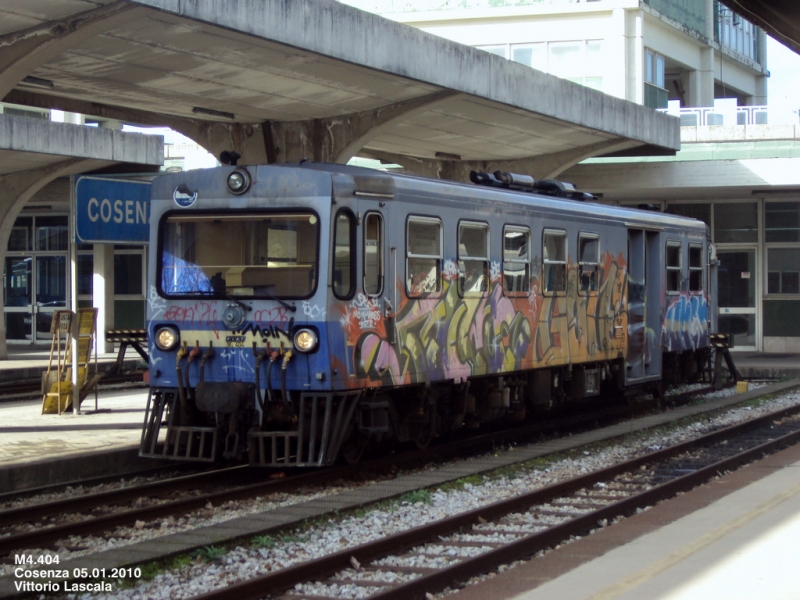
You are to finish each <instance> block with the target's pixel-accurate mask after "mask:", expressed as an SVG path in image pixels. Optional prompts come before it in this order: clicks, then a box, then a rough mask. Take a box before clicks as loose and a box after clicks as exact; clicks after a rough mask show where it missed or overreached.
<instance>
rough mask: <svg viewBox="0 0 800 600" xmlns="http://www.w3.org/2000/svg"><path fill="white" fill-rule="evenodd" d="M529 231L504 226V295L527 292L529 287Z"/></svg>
mask: <svg viewBox="0 0 800 600" xmlns="http://www.w3.org/2000/svg"><path fill="white" fill-rule="evenodd" d="M530 242H531V231H530V229H528V228H527V227H514V226H511V225H508V226H506V228H505V229H504V230H503V288H504V290H505V293H506V295H509V296H513V295H516V294H527V293H528V290H530V287H531V277H530V274H531V264H530V263H531V257H530V247H531V244H530Z"/></svg>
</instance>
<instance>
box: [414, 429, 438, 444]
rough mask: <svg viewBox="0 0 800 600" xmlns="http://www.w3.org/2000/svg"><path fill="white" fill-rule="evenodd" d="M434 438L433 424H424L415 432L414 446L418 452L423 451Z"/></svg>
mask: <svg viewBox="0 0 800 600" xmlns="http://www.w3.org/2000/svg"><path fill="white" fill-rule="evenodd" d="M434 437H436V433H435V431H434V427H433V424H432V423H425V424H424V425H421V426H420V428H419V430H418V431H417V437H415V438H414V444H416V446H417V448H419V449H420V450H424V449H425V448H427V447H428V445H429V444H430V443H431V442H432V441H433V438H434Z"/></svg>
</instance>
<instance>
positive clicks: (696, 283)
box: [689, 244, 703, 292]
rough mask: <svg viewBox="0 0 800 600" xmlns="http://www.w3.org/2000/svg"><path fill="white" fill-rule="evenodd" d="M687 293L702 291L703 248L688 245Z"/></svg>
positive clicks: (698, 245) (696, 245)
mask: <svg viewBox="0 0 800 600" xmlns="http://www.w3.org/2000/svg"><path fill="white" fill-rule="evenodd" d="M689 291H690V292H702V291H703V246H702V245H700V244H689Z"/></svg>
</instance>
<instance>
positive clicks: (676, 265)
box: [667, 242, 681, 294]
mask: <svg viewBox="0 0 800 600" xmlns="http://www.w3.org/2000/svg"><path fill="white" fill-rule="evenodd" d="M680 291H681V244H680V242H667V293H668V294H679V293H680Z"/></svg>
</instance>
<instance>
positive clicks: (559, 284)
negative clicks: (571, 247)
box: [542, 230, 567, 293]
mask: <svg viewBox="0 0 800 600" xmlns="http://www.w3.org/2000/svg"><path fill="white" fill-rule="evenodd" d="M542 263H543V268H544V272H543V274H542V276H543V290H544V291H545V292H555V293H559V292H566V291H567V234H566V233H565V232H563V231H548V230H545V232H544V237H543V240H542Z"/></svg>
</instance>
